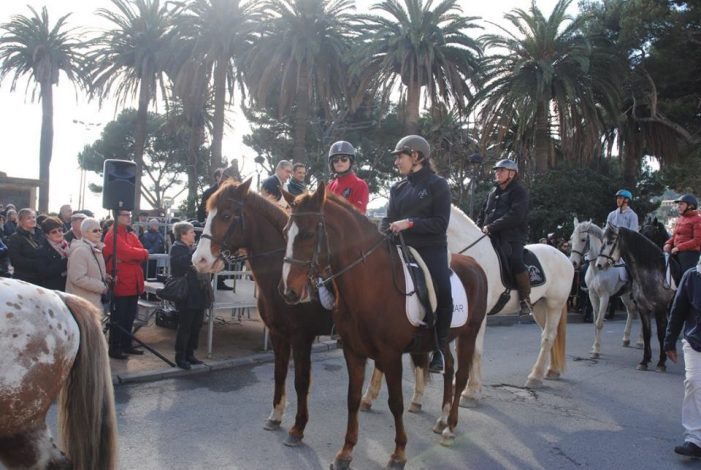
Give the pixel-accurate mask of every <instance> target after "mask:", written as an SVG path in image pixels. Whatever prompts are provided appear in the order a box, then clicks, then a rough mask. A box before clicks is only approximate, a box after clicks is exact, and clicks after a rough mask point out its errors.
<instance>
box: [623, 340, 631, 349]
mask: <svg viewBox="0 0 701 470" xmlns="http://www.w3.org/2000/svg"><path fill="white" fill-rule="evenodd" d="M629 346H630V340H629V339H624V340H623V347H624V348H627V347H629Z"/></svg>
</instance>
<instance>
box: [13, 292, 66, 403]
mask: <svg viewBox="0 0 701 470" xmlns="http://www.w3.org/2000/svg"><path fill="white" fill-rule="evenodd" d="M0 305H2V306H3V310H2V313H0V351H2V352H1V353H0V395H8V394H9V395H12V394H13V393H15V392H17V391H18V390H19V389H21V388H22V387H24V386H29V384H25V383H24V380H25V379H26V377H27V375H28V372H29V371H30V370H31V369H32V368H34V367H37V366H49V367H50V368H53V367H65V366H66V364H65V363H63V364H62V363H61V362H60V361H67V360H70V361H72V360H73V358H74V357H75V355H76V353H77V352H78V344H79V342H80V330H79V329H78V324H77V323H76V322H75V320H74V319H73V315H71V313H70V311H69V310H68V307H66V304H64V303H63V301H62V300H61V299H60V298H59V297H58V295H57V294H55V293H54V292H52V291H50V290H46V289H43V288H41V287H38V286H35V285H34V284H29V283H26V282H22V281H15V280H12V281H11V280H6V279H0ZM30 406H31V405H30Z"/></svg>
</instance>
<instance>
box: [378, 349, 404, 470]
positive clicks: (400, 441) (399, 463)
mask: <svg viewBox="0 0 701 470" xmlns="http://www.w3.org/2000/svg"><path fill="white" fill-rule="evenodd" d="M383 366H384V367H383V368H384V370H385V380H386V381H387V391H388V393H389V398H388V400H387V403H388V404H389V409H390V411H392V415H393V416H394V445H395V447H394V452H392V455H391V456H390V459H389V462H388V463H387V466H386V468H397V469H401V468H404V466H405V465H406V442H407V437H406V431H405V430H404V419H403V416H402V415H403V413H404V397H403V395H402V356H401V354H399V355H397V356H396V357H391V358H390V360H389V361H383Z"/></svg>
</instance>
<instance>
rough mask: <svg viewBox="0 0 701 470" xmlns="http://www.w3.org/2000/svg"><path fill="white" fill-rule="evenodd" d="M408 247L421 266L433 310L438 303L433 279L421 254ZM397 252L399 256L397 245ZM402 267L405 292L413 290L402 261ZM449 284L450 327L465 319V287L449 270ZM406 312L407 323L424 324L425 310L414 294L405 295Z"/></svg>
mask: <svg viewBox="0 0 701 470" xmlns="http://www.w3.org/2000/svg"><path fill="white" fill-rule="evenodd" d="M408 248H409V250H411V254H412V256H413V257H414V259H415V260H416V262H417V263H418V265H419V266H420V267H421V270H422V271H423V273H424V276H425V277H426V285H427V287H428V297H429V301H430V303H431V307H432V308H433V310H434V311H435V310H436V307H437V305H438V300H437V298H436V291H435V290H434V287H433V279H432V278H431V274H430V273H429V271H428V268H427V267H426V264H425V263H424V261H423V259H422V258H421V255H419V253H418V252H417V251H416V250H414V249H413V248H412V247H408ZM397 252H398V253H399V256H400V257H401V256H402V252H401V249H400V248H399V247H397ZM402 259H403V258H402ZM402 268H403V269H404V283H405V287H406V291H405V292H413V291H414V284H413V282H412V280H411V275H410V274H409V270H408V269H407V267H406V265H405V264H404V263H402ZM450 285H451V288H452V293H453V320H452V321H451V323H450V327H451V328H457V327H459V326H462V325H464V324H465V322H466V321H467V294H466V293H465V288H464V287H463V285H462V282H460V278H459V277H458V276H457V275H456V274H455V273H454V272H452V271H451V272H450ZM406 314H407V318H408V319H409V323H411V324H412V325H414V326H425V323H424V322H423V318H424V316H425V314H426V312H425V310H424V306H423V304H422V303H421V302H420V301H419V297H418V296H417V295H416V294H412V295H408V296H407V297H406Z"/></svg>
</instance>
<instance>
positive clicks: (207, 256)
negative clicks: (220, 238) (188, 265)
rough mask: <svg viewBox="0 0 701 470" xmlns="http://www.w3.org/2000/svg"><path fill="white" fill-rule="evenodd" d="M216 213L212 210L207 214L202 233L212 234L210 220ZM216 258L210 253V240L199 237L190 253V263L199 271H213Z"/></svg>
mask: <svg viewBox="0 0 701 470" xmlns="http://www.w3.org/2000/svg"><path fill="white" fill-rule="evenodd" d="M216 215H217V210H216V209H212V211H211V212H210V213H209V214H208V215H207V221H206V222H205V224H204V230H202V235H207V236H210V237H211V236H212V220H213V219H214V217H215V216H216ZM216 261H217V258H216V257H215V256H214V255H213V254H212V241H211V240H210V239H209V238H204V237H200V241H199V242H198V243H197V249H196V250H195V252H194V253H193V254H192V264H193V265H194V266H195V269H197V270H198V271H200V272H212V271H214V263H215V262H216Z"/></svg>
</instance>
